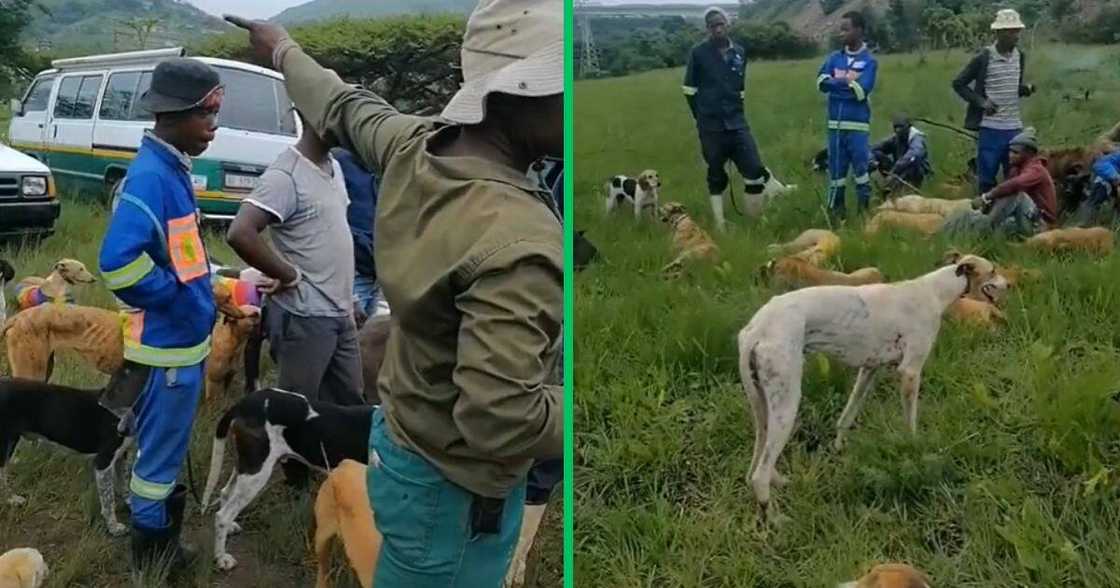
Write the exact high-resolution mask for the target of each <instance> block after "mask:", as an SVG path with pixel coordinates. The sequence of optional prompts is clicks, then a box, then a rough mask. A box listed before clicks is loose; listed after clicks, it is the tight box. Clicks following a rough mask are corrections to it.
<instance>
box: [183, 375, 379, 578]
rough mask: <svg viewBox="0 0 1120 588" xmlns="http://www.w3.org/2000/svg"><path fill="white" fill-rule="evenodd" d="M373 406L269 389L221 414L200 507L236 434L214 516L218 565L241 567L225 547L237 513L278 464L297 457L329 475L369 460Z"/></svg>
mask: <svg viewBox="0 0 1120 588" xmlns="http://www.w3.org/2000/svg"><path fill="white" fill-rule="evenodd" d="M375 408H376V407H373V406H367V405H357V406H338V405H336V404H332V403H329V402H316V401H308V400H307V398H305V397H303V396H301V395H299V394H296V393H294V392H287V391H285V390H279V389H276V388H269V389H265V390H258V391H256V392H253V393H252V394H249V395H248V396H246V397H244V398H242V399H241V400H240V401H238V403H237V404H235V405H233V406H232V407H230V409H229V410H227V411H226V413H225V414H224V415H222V418H221V419H219V420H218V426H217V429H216V430H215V431H214V446H213V449H212V450H211V455H210V473H209V475H208V476H207V478H206V490H205V491H204V492H203V494H202V504H201V505H200V506H199V509H200V511H201V512H206V508H207V506H209V504H210V497H211V496H212V495H213V493H214V488H215V487H216V486H217V483H218V476H219V475H220V474H221V470H222V458H223V456H224V455H225V444H226V439H227V438H228V437H232V441H233V446H234V449H235V453H236V454H237V467H236V469H235V470H234V472H233V473H232V474H231V475H230V477H229V481H228V482H227V483H226V485H225V487H224V488H223V489H222V493H221V497H220V501H221V508H219V509H218V512H217V514H216V515H215V516H214V561H215V563H216V564H217V566H218V568H220V569H222V570H230V569H233V568H234V567H235V566H236V565H237V560H236V559H235V558H234V557H233V556H232V555H230V553H229V552H228V551H226V540H227V538H228V537H229V535H230V534H231V533H236V532H238V531H240V530H241V528H240V526H238V525H237V522H236V520H237V516H238V515H240V514H241V511H242V510H244V509H245V507H247V506H249V503H250V502H252V501H253V499H254V498H256V497H257V495H258V494H260V493H261V491H262V490H264V487H265V485H266V484H267V483H268V480H269V478H270V477H271V476H272V469H273V468H274V467H275V466H276V464H277V463H279V462H281V461H284V460H288V459H295V460H296V461H298V462H300V463H303V464H304V465H306V466H309V467H311V468H313V469H315V470H318V471H320V472H324V473H326V472H329V471H330V470H331V469H332V468H335V467H337V466H338V464H339V463H341V462H342V460H344V459H352V460H355V461H359V462H362V463H365V461H366V456H367V453H368V451H369V427H370V422H371V421H372V418H373V411H374V410H375Z"/></svg>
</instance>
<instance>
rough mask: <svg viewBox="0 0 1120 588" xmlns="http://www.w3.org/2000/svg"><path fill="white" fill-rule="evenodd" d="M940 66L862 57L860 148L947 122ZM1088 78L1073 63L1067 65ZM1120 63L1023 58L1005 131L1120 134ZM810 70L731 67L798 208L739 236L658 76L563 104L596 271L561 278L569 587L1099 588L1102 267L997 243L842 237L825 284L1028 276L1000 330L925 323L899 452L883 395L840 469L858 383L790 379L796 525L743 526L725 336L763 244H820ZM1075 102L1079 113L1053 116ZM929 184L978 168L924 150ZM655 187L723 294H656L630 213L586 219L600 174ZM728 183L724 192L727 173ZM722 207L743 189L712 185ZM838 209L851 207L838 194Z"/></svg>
mask: <svg viewBox="0 0 1120 588" xmlns="http://www.w3.org/2000/svg"><path fill="white" fill-rule="evenodd" d="M966 59H967V56H966V55H964V54H962V53H955V52H954V53H940V52H939V53H933V54H930V55H928V56H927V57H926V59H925V60H924V61H923V60H922V59H921V58H920V57H918V56H913V55H902V56H887V57H882V58H881V66H880V78H879V84H878V87H877V88H876V90H875V92H874V94H873V98H872V105H873V110H874V113H875V114H874V116H875V118H874V122H873V128H874V131H875V132H874V133H873V134H874V136H875V137H876V138H878V137H881V136H885V135H886V134H888V133H889V132H890V131H889V124H890V123H889V120H890V115H891V113H892V112H895V111H899V110H904V111H906V112H908V113H909V114H910V115H911V116H912V117H919V116H922V117H928V118H931V119H935V120H940V121H945V122H955V123H956V124H960V121H961V120H962V118H963V114H964V105H963V103H962V102H960V101H959V99H957V98H956V96H955V95H954V94H953V93H952V90H951V88H950V85H949V82H950V80H951V79H952V77H953V76H954V75H955V74H956V73H957V71H958V70H959V68H960V67H963V65H964V63H965V60H966ZM1086 64H1088V65H1087V66H1086ZM1118 66H1120V53H1118V52H1117V51H1116V50H1113V49H1101V48H1074V47H1064V46H1047V47H1044V48H1040V49H1039V50H1036V51H1034V52H1032V53H1031V55H1030V61H1029V62H1028V78H1029V80H1030V81H1031V82H1033V83H1035V84H1037V85H1038V87H1039V94H1038V95H1037V96H1035V97H1033V98H1030V99H1029V100H1027V101H1026V103H1025V104H1026V111H1025V116H1026V119H1027V124H1030V125H1034V126H1035V127H1037V128H1038V130H1039V133H1040V136H1041V139H1042V141H1043V142H1044V143H1045V144H1047V145H1054V146H1060V145H1064V144H1077V143H1080V142H1083V141H1086V140H1088V139H1089V138H1090V137H1092V136H1093V135H1095V134H1096V133H1097V132H1099V130H1101V129H1102V128H1107V127H1109V126H1111V125H1112V124H1113V123H1114V122H1115V121H1116V119H1118V118H1120V114H1117V112H1116V110H1115V105H1114V101H1111V100H1106V99H1104V98H1103V97H1104V96H1109V95H1112V94H1114V93H1115V92H1116V90H1118V89H1120V67H1118ZM817 67H819V62H817V61H816V60H814V61H791V62H779V63H765V64H755V65H751V66H750V68H749V70H748V88H747V103H746V104H747V114H748V118H749V120H750V122H751V124H752V127H753V130H754V133H755V136H756V138H757V139H758V141H759V144H760V145H761V149H762V153H763V157H764V159H765V160H766V162H767V165H768V166H770V167H771V169H773V170H774V171H775V173H777V174H778V175H779V177H780V178H782V179H783V180H784V181H788V182H792V183H796V184H799V186H800V189H799V190H798V191H797V192H796V193H795V194H794V195H792V196H790V197H789V198H787V199H785V200H784V201H781V202H780V203H778V204H777V205H775V206H774V207H773V209H771V210H769V211H768V213H767V215H766V216H765V218H763V219H762V220H761V221H759V222H748V221H745V220H744V219H742V218H741V217H740V216H739V215H738V214H736V213H735V211H734V210H733V209H731V208H730V207H728V209H727V213H728V215H729V216H728V218H729V220H730V221H731V222H732V223H733V224H734V225H735V227H734V229H733V230H732V232H730V233H729V234H728V235H726V236H723V235H718V234H715V232H714V230H712V224H713V223H712V222H711V215H710V212H709V208H708V203H707V190H706V186H705V182H704V175H705V168H704V165H703V162H702V160H701V157H700V155H699V146H698V141H697V139H696V133H695V130H694V127H693V123H692V121H691V118H690V117H689V115H688V112H687V107H686V105H685V101H684V98H683V96H682V95H681V91H680V79H681V75H682V72H681V71H680V70H663V71H654V72H648V73H644V74H640V75H635V76H631V77H627V78H621V79H611V80H601V81H588V82H581V83H578V84H577V85H576V88H575V92H576V98H575V102H576V120H575V137H576V146H575V157H576V161H575V163H576V172H575V173H576V175H575V199H576V203H577V204H576V223H577V227H578V228H579V229H583V230H586V231H587V236H588V237H589V238H590V239H591V240H592V241H593V242H594V243H595V244H596V245H597V246H598V247H599V248H600V251H601V253H602V256H603V258H602V260H600V261H599V262H597V263H596V264H594V265H592V266H591V267H590V268H589V269H587V270H586V271H584V272H583V273H581V274H580V275H579V276H578V277H577V279H576V293H575V297H576V308H575V313H576V317H575V320H576V350H575V362H576V364H575V374H576V381H575V411H576V414H575V417H576V455H577V461H576V464H575V467H576V506H575V508H576V547H577V554H576V577H577V581H578V582H579V585H580V586H611V587H631V586H634V587H636V586H687V587H692V586H697V587H698V586H704V587H708V586H742V587H756V586H765V587H770V586H782V587H786V586H790V587H793V586H796V587H806V588H807V587H810V586H812V587H819V586H830V585H834V584H835V583H836V582H838V581H843V580H848V579H853V578H855V577H857V576H858V575H859V574H860V573H861V572H864V571H866V569H867V568H868V567H869V566H870V565H872V564H873V563H875V562H878V561H886V560H902V561H908V562H912V563H914V564H916V565H918V566H920V567H922V568H924V569H926V570H928V571H929V572H930V574H931V575H932V577H933V579H934V585H936V586H976V587H979V586H984V587H1003V586H1007V587H1011V586H1015V587H1025V586H1031V587H1038V586H1055V587H1056V586H1101V587H1104V586H1117V585H1120V533H1117V528H1118V526H1117V525H1118V524H1120V506H1118V504H1120V503H1118V501H1117V498H1120V487H1118V485H1117V473H1116V472H1115V469H1116V467H1117V463H1118V462H1120V404H1118V403H1117V399H1116V398H1115V397H1114V395H1113V394H1114V392H1115V391H1116V390H1117V389H1120V380H1118V378H1120V368H1118V367H1117V366H1118V365H1120V363H1118V361H1120V345H1118V344H1120V330H1118V328H1117V326H1118V319H1117V318H1116V317H1117V316H1118V315H1120V285H1118V283H1117V280H1116V279H1115V276H1116V275H1118V274H1117V272H1118V271H1120V259H1118V258H1117V256H1112V257H1109V258H1106V259H1103V260H1090V259H1086V258H1079V257H1069V258H1051V257H1045V256H1039V255H1032V254H1029V253H1027V252H1024V251H1021V250H1017V249H1015V248H1012V247H1009V246H1007V245H1006V244H1004V243H1000V242H993V241H975V242H966V241H959V240H958V241H950V240H947V239H945V238H941V237H938V238H933V239H924V238H920V237H918V236H916V235H912V234H906V233H889V234H883V235H880V236H877V237H875V238H865V237H863V236H862V234H861V233H859V232H858V230H857V229H855V228H844V229H841V230H839V233H840V235H841V237H842V238H843V239H844V247H843V251H842V253H841V254H840V256H839V258H838V259H837V260H836V262H835V265H836V266H837V267H838V268H841V269H845V270H852V269H855V268H858V267H863V266H867V265H874V266H878V267H879V268H881V269H882V271H883V272H884V274H885V275H886V276H887V277H888V279H891V280H899V279H906V278H910V277H914V276H917V275H920V274H922V273H925V272H927V271H930V270H931V269H932V268H933V267H934V264H935V262H936V261H937V260H938V259H939V258H940V256H941V254H942V253H943V252H944V250H945V249H946V248H948V247H949V246H957V247H959V248H962V249H968V250H971V251H976V252H979V253H982V254H984V255H987V256H989V257H990V258H992V259H994V260H997V261H999V262H1003V263H1018V264H1021V265H1024V266H1029V267H1037V268H1039V269H1041V270H1042V272H1043V275H1044V278H1043V279H1042V280H1041V281H1039V282H1035V283H1033V284H1027V285H1024V286H1022V287H1021V288H1020V289H1018V290H1017V291H1016V292H1015V293H1014V294H1013V295H1012V297H1011V298H1010V300H1009V304H1008V315H1009V318H1010V324H1009V326H1007V327H1006V328H1005V329H1003V330H1001V331H999V332H997V333H987V332H978V331H974V330H970V329H968V328H964V327H959V326H957V325H953V324H946V325H945V326H944V328H943V329H942V332H941V335H940V336H939V339H938V341H937V344H936V346H935V348H934V352H933V355H932V357H931V358H930V360H929V362H928V363H927V365H926V368H925V370H924V372H923V382H922V391H921V404H920V415H919V435H918V436H916V437H911V436H909V435H908V434H906V433H905V432H904V425H903V420H902V416H901V403H900V401H899V393H898V379H897V377H895V376H894V375H893V374H892V375H890V376H889V377H885V378H882V379H881V380H880V382H879V384H878V385H877V387H876V390H875V391H874V392H873V393H872V397H871V401H869V403H868V405H867V407H866V409H865V411H864V413H863V415H862V416H861V418H860V420H859V421H858V423H857V428H856V429H855V430H854V431H853V433H852V434H851V435H850V437H849V439H850V442H849V445H848V447H847V448H846V449H845V450H844V451H843V452H842V453H840V454H836V453H835V452H833V451H832V450H831V448H830V446H829V441H831V438H832V436H833V434H834V432H835V421H836V419H837V418H838V416H839V414H840V411H841V409H842V408H843V405H844V402H845V400H846V397H847V394H848V392H849V391H850V387H851V385H852V383H853V378H854V373H853V372H852V371H851V370H849V369H847V368H845V367H843V366H840V365H839V364H838V363H836V362H832V361H829V360H828V359H827V358H825V357H823V356H814V357H810V358H808V361H807V362H806V365H807V367H806V374H805V377H804V381H803V388H804V390H803V392H804V396H803V399H802V404H801V409H800V413H799V418H800V423H799V426H798V427H797V429H796V432H795V434H794V437H793V439H792V441H791V443H790V445H789V446H788V447H787V449H786V451H785V452H784V455H783V458H782V459H781V461H780V462H779V467H780V468H782V470H783V471H784V472H785V473H787V474H788V475H790V477H791V479H792V484H791V485H790V486H789V487H787V488H784V489H780V490H777V491H776V492H777V500H778V501H779V504H780V506H781V508H782V509H783V512H784V513H785V514H788V515H790V516H791V517H792V519H793V522H792V523H791V524H790V525H789V526H788V527H784V528H782V529H781V530H778V531H774V530H767V529H764V528H763V527H762V526H761V525H760V523H759V520H758V517H757V512H756V508H755V506H754V498H753V495H752V492H751V489H750V485H749V484H748V483H747V481H746V476H747V467H748V466H749V464H750V457H751V455H750V452H751V447H752V443H753V434H752V431H751V426H752V425H751V418H750V415H749V412H748V408H747V407H746V403H745V401H744V398H743V392H742V388H741V385H740V383H739V381H738V375H737V370H736V362H737V357H736V349H735V342H734V335H735V333H736V332H737V331H738V330H739V329H740V328H742V326H743V325H744V324H745V323H746V322H747V321H748V320H749V319H750V317H751V316H752V314H753V313H754V312H755V311H756V310H757V309H758V308H759V307H760V306H761V305H762V304H763V303H764V302H765V301H766V300H767V299H768V298H769V297H770V296H771V295H772V294H773V292H771V291H770V290H768V289H767V288H766V287H765V286H763V285H760V284H759V283H758V282H757V280H756V279H755V274H756V270H757V268H758V267H759V266H760V265H761V264H762V263H764V262H765V261H766V252H765V244H767V243H771V242H774V241H776V240H787V239H789V238H792V237H793V236H795V235H796V234H797V233H799V232H800V231H801V230H803V229H806V228H810V227H824V226H825V220H824V215H823V213H822V210H821V203H822V201H823V191H824V180H825V178H824V177H821V176H817V175H814V174H813V173H812V172H811V171H810V170H809V167H808V161H809V158H810V157H811V156H812V154H813V153H815V152H816V151H817V150H818V149H820V148H822V147H823V146H824V143H825V136H824V130H823V129H824V121H825V107H824V98H823V96H822V95H821V94H819V93H818V92H817V91H816V90H815V89H814V87H813V82H814V80H815V77H816V71H817ZM1079 86H1088V87H1093V88H1095V89H1096V90H1097V93H1096V96H1097V98H1095V99H1094V100H1092V101H1090V102H1088V103H1085V102H1076V101H1066V100H1065V99H1064V98H1063V95H1064V94H1065V93H1066V92H1072V93H1076V88H1077V87H1079ZM926 131H927V134H928V135H929V138H930V144H931V149H932V153H933V157H934V167H935V170H936V172H937V174H938V175H937V177H936V178H935V182H934V183H935V187H934V188H933V189H930V190H928V192H929V193H928V194H927V195H931V196H939V195H943V194H944V191H943V190H942V189H941V188H940V187H937V184H939V183H940V182H942V181H944V180H946V179H948V178H949V177H951V176H953V175H956V174H957V173H959V172H960V171H962V170H963V169H964V163H965V161H966V160H967V158H968V157H970V156H971V155H972V153H973V150H974V147H973V145H972V144H970V143H969V142H968V141H967V140H962V139H961V138H959V137H957V136H955V135H953V134H951V133H947V132H944V131H940V130H937V129H931V128H927V129H926ZM645 168H654V169H657V170H658V171H659V172H660V173H661V178H662V182H663V188H662V193H661V194H662V201H667V200H676V201H680V202H683V203H684V204H685V205H686V206H687V207H688V208H689V210H690V211H691V212H692V214H693V216H694V218H695V219H696V220H697V221H698V222H699V223H700V224H701V225H703V226H705V227H706V228H709V230H711V231H712V233H713V235H715V238H716V240H717V242H718V244H719V245H720V247H721V249H722V254H723V256H724V258H725V259H726V260H727V262H728V263H729V265H730V267H731V271H730V272H721V271H716V270H713V269H710V268H705V267H697V268H694V269H693V270H692V271H691V272H689V274H688V275H687V276H686V277H685V278H684V279H682V280H679V281H674V282H667V281H664V280H662V279H661V278H660V277H659V275H658V270H659V269H660V267H661V266H662V265H663V264H664V263H666V262H667V261H669V259H671V257H670V242H669V236H668V232H667V231H666V230H665V228H664V227H663V226H658V225H654V224H652V223H644V224H636V223H635V222H634V220H633V219H632V214H631V213H629V212H626V213H622V214H618V215H616V216H615V217H613V218H604V214H603V198H604V196H605V194H604V192H603V188H602V185H603V183H604V182H605V180H606V179H607V178H609V177H610V176H612V175H614V174H618V173H629V174H635V173H637V172H638V171H640V170H642V169H645ZM733 177H735V178H737V176H733ZM733 181H734V182H735V184H736V188H735V190H736V192H737V193H741V186H742V184H741V180H739V179H735V180H733ZM848 198H849V200H850V201H849V205H850V206H851V204H852V202H851V199H852V198H854V194H853V192H852V190H849V192H848Z"/></svg>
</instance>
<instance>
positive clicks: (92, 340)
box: [3, 304, 124, 382]
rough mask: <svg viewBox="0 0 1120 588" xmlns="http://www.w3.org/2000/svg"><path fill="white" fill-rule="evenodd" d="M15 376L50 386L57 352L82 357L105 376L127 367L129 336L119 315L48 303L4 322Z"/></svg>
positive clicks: (10, 361)
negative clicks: (127, 336) (65, 351)
mask: <svg viewBox="0 0 1120 588" xmlns="http://www.w3.org/2000/svg"><path fill="white" fill-rule="evenodd" d="M3 335H4V337H5V338H6V339H7V341H6V342H5V343H6V345H7V348H8V366H9V368H10V369H11V370H12V377H15V378H28V379H32V380H40V381H43V382H45V381H47V380H48V378H50V372H51V369H52V367H53V358H54V353H55V352H56V351H62V350H69V351H74V352H76V353H77V354H78V355H79V356H81V358H82V359H84V360H85V361H86V363H88V364H90V365H92V366H93V367H94V368H95V369H96V370H97V371H99V372H101V373H103V374H112V373H113V372H115V371H117V369H119V368H120V367H121V364H122V363H124V334H123V330H122V325H121V317H120V315H119V314H118V313H117V312H116V311H112V310H106V309H104V308H95V307H92V306H78V305H74V304H65V305H64V304H44V305H41V306H37V307H35V308H32V309H29V310H25V311H23V312H20V313H18V314H16V315H15V316H13V317H12V318H10V319H8V321H7V322H6V323H4V332H3Z"/></svg>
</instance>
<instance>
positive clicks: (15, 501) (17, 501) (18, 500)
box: [8, 494, 27, 506]
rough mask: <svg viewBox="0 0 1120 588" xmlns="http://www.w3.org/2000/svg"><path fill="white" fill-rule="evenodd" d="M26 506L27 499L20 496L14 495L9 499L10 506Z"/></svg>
mask: <svg viewBox="0 0 1120 588" xmlns="http://www.w3.org/2000/svg"><path fill="white" fill-rule="evenodd" d="M25 504H27V499H26V498H24V497H22V496H20V495H18V494H13V495H11V496H9V497H8V505H9V506H23V505H25Z"/></svg>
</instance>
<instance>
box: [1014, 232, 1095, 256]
mask: <svg viewBox="0 0 1120 588" xmlns="http://www.w3.org/2000/svg"><path fill="white" fill-rule="evenodd" d="M1114 242H1115V236H1114V235H1113V234H1112V231H1110V230H1108V229H1106V228H1104V227H1091V228H1087V229H1082V228H1069V229H1054V230H1052V231H1046V232H1043V233H1039V234H1037V235H1035V236H1033V237H1031V238H1029V239H1027V240H1026V241H1023V246H1024V247H1027V248H1028V249H1034V250H1036V251H1044V252H1047V253H1061V252H1065V251H1077V252H1081V253H1089V254H1092V255H1101V256H1105V255H1108V254H1110V253H1112V248H1113V245H1114Z"/></svg>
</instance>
